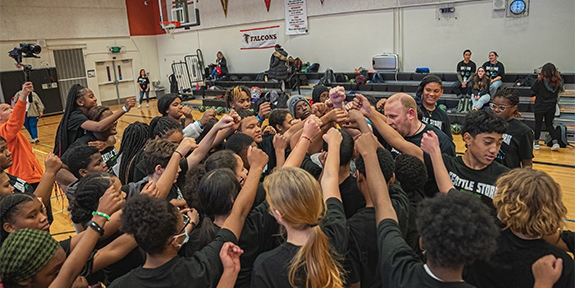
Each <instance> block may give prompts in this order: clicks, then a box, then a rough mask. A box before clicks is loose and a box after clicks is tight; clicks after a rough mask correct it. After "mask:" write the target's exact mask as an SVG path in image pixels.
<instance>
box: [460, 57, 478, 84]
mask: <svg viewBox="0 0 575 288" xmlns="http://www.w3.org/2000/svg"><path fill="white" fill-rule="evenodd" d="M476 69H477V68H476V65H475V62H473V61H471V60H469V63H465V62H463V60H461V61H459V63H457V73H458V76H459V77H457V78H458V79H459V81H460V82H468V81H469V80H471V76H473V74H474V73H475V70H476Z"/></svg>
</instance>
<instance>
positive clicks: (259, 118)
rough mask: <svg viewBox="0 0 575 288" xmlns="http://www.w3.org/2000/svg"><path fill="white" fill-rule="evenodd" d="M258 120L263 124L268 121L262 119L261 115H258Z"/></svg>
mask: <svg viewBox="0 0 575 288" xmlns="http://www.w3.org/2000/svg"><path fill="white" fill-rule="evenodd" d="M256 119H258V122H260V123H263V122H264V120H266V119H262V117H260V115H256Z"/></svg>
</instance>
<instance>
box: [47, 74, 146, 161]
mask: <svg viewBox="0 0 575 288" xmlns="http://www.w3.org/2000/svg"><path fill="white" fill-rule="evenodd" d="M97 101H98V100H97V99H96V96H94V93H93V92H92V90H90V89H88V88H87V87H83V86H82V85H80V84H75V85H74V86H72V87H71V88H70V91H69V92H68V98H67V99H66V107H65V109H64V115H63V116H62V120H61V121H60V125H58V130H57V132H56V141H55V143H54V154H56V155H58V157H61V156H62V155H63V154H64V152H66V150H67V149H68V147H69V146H70V145H71V144H72V143H74V141H76V139H78V138H80V137H81V136H82V135H84V133H85V131H93V132H103V131H105V130H107V129H108V128H109V127H110V126H111V125H112V124H113V123H114V122H116V120H118V119H119V118H120V117H121V116H122V115H124V114H125V113H128V111H130V109H131V108H132V107H134V106H135V105H136V99H135V98H133V97H132V98H128V99H127V100H126V104H124V106H122V109H119V110H118V111H116V112H114V113H113V114H112V115H111V116H110V117H107V118H106V119H104V120H102V121H100V122H96V121H93V120H89V119H88V112H89V111H90V109H92V107H95V106H96V105H97Z"/></svg>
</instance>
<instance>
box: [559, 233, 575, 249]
mask: <svg viewBox="0 0 575 288" xmlns="http://www.w3.org/2000/svg"><path fill="white" fill-rule="evenodd" d="M560 235H561V240H563V242H565V244H566V245H567V248H568V249H569V251H570V252H571V253H575V232H573V231H569V230H565V231H562V232H561V234H560Z"/></svg>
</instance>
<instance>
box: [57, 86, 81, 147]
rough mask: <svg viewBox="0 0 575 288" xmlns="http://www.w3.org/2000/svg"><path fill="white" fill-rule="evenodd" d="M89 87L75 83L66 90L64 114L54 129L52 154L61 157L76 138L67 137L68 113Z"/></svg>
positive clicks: (69, 113)
mask: <svg viewBox="0 0 575 288" xmlns="http://www.w3.org/2000/svg"><path fill="white" fill-rule="evenodd" d="M89 90H90V89H88V88H87V87H84V86H82V85H80V84H75V85H73V86H72V87H71V88H70V91H68V97H67V98H66V107H65V108H64V115H62V120H60V125H58V130H57V131H56V141H55V142H54V154H56V155H58V157H61V156H62V154H64V152H66V150H67V149H68V147H69V146H70V145H71V144H72V143H73V142H74V140H76V139H68V123H69V119H70V115H71V114H72V112H74V110H76V109H78V107H79V106H78V103H76V100H78V99H79V98H81V97H84V95H86V93H88V91H89Z"/></svg>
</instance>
